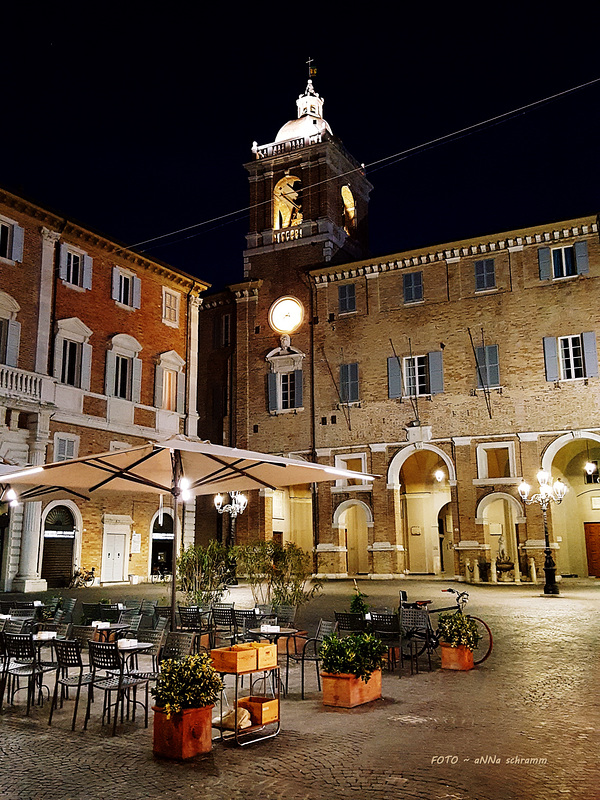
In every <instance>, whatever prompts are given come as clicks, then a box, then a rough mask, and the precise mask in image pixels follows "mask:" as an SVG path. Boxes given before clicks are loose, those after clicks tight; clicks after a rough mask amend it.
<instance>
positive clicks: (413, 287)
mask: <svg viewBox="0 0 600 800" xmlns="http://www.w3.org/2000/svg"><path fill="white" fill-rule="evenodd" d="M402 293H403V296H404V302H405V303H417V302H418V301H419V300H422V299H423V273H422V272H407V273H406V274H405V275H403V276H402Z"/></svg>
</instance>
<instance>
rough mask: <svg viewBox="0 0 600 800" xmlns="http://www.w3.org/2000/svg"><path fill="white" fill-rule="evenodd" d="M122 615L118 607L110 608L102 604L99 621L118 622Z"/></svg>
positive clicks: (112, 606) (111, 606)
mask: <svg viewBox="0 0 600 800" xmlns="http://www.w3.org/2000/svg"><path fill="white" fill-rule="evenodd" d="M122 613H123V612H122V610H121V609H120V608H119V606H118V605H110V606H108V605H102V604H100V616H99V617H97V619H99V620H101V621H102V622H118V621H119V617H120V616H121V614H122Z"/></svg>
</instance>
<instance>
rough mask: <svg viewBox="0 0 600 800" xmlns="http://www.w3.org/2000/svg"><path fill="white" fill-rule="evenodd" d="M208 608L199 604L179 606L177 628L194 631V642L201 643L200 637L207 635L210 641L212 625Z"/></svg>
mask: <svg viewBox="0 0 600 800" xmlns="http://www.w3.org/2000/svg"><path fill="white" fill-rule="evenodd" d="M210 617H211V611H210V608H201V607H200V606H179V630H181V631H184V632H188V633H195V634H196V643H197V644H198V645H200V644H201V641H202V637H203V636H207V637H208V639H209V645H210V644H211V643H212V626H211V623H210Z"/></svg>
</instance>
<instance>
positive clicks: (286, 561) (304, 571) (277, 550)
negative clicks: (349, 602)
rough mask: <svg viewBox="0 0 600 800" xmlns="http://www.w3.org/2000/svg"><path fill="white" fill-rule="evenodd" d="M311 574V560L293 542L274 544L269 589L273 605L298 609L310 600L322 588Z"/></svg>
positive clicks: (319, 582)
mask: <svg viewBox="0 0 600 800" xmlns="http://www.w3.org/2000/svg"><path fill="white" fill-rule="evenodd" d="M312 573H313V564H312V558H311V556H310V555H309V554H308V553H307V552H306V551H305V550H303V549H302V548H301V547H298V545H296V544H293V542H286V544H285V545H283V546H282V545H280V544H275V545H274V548H273V578H272V589H271V600H272V601H273V603H274V605H277V606H295V607H296V608H299V607H300V606H303V605H304V604H305V603H308V602H309V601H310V600H312V599H313V597H315V595H317V594H318V593H319V592H320V591H321V589H322V588H323V584H322V583H321V581H317V580H314V579H313V578H312Z"/></svg>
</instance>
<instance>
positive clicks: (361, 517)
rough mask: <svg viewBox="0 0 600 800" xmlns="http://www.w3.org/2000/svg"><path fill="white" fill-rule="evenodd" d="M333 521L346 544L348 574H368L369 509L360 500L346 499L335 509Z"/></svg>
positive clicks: (370, 517) (370, 516)
mask: <svg viewBox="0 0 600 800" xmlns="http://www.w3.org/2000/svg"><path fill="white" fill-rule="evenodd" d="M333 522H334V527H336V528H337V529H338V530H339V532H340V538H341V542H342V544H345V546H346V550H347V564H348V566H347V572H348V574H349V575H366V574H368V572H369V550H368V548H369V528H370V527H372V526H373V515H372V513H371V509H370V508H369V507H368V506H367V505H366V504H365V503H363V502H362V501H361V500H346V501H344V502H343V503H341V504H340V505H339V506H338V508H337V509H336V512H335V516H334V521H333Z"/></svg>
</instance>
